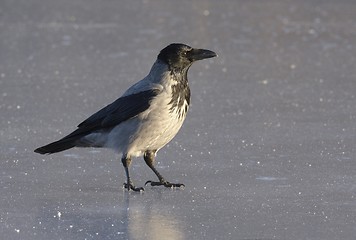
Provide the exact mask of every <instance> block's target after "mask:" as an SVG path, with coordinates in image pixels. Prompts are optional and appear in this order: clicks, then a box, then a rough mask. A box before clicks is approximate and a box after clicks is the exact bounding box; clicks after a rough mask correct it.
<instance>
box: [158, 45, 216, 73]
mask: <svg viewBox="0 0 356 240" xmlns="http://www.w3.org/2000/svg"><path fill="white" fill-rule="evenodd" d="M216 56H217V55H216V53H214V52H213V51H210V50H206V49H196V48H192V47H190V46H188V45H185V44H181V43H172V44H170V45H168V46H167V47H165V48H164V49H162V50H161V52H160V53H159V55H158V57H157V58H158V59H159V60H161V61H163V62H165V63H166V64H167V65H168V67H169V68H170V69H172V70H178V71H179V70H183V69H188V68H189V67H190V66H191V65H192V63H193V62H195V61H198V60H202V59H205V58H212V57H216Z"/></svg>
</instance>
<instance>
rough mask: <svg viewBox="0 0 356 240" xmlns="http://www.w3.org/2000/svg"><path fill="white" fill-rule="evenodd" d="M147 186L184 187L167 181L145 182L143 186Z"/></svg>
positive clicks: (181, 184)
mask: <svg viewBox="0 0 356 240" xmlns="http://www.w3.org/2000/svg"><path fill="white" fill-rule="evenodd" d="M147 184H151V186H165V187H167V188H184V187H185V185H184V184H183V183H170V182H167V181H161V182H153V181H147V182H146V183H145V186H147Z"/></svg>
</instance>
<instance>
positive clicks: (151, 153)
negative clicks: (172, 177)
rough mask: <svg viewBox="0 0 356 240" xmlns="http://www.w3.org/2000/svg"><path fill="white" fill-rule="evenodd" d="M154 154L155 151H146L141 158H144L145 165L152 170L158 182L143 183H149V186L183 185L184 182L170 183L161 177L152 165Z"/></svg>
mask: <svg viewBox="0 0 356 240" xmlns="http://www.w3.org/2000/svg"><path fill="white" fill-rule="evenodd" d="M155 154H156V151H146V152H145V154H144V155H143V158H144V159H145V162H146V164H147V166H149V167H150V168H151V169H152V171H153V172H154V173H155V174H156V176H157V177H158V180H159V182H153V181H147V182H146V183H145V185H147V184H151V186H165V187H169V188H176V187H177V188H180V187H184V184H182V183H170V182H168V181H166V180H165V179H164V178H163V177H162V175H161V174H160V173H159V172H158V171H157V169H156V168H155V167H154V166H153V164H154V161H155Z"/></svg>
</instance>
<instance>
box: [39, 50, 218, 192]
mask: <svg viewBox="0 0 356 240" xmlns="http://www.w3.org/2000/svg"><path fill="white" fill-rule="evenodd" d="M216 56H217V55H216V53H214V52H213V51H210V50H205V49H196V48H192V47H190V46H187V45H185V44H180V43H173V44H170V45H168V46H167V47H165V48H164V49H163V50H161V52H160V53H159V55H158V57H157V60H156V61H155V63H154V64H153V66H152V68H151V70H150V72H149V74H148V75H147V76H146V77H145V78H144V79H142V80H141V81H139V82H137V83H136V84H134V85H133V86H131V87H130V88H129V89H128V90H127V91H126V92H125V93H124V94H123V95H122V96H121V97H120V98H119V99H117V100H116V101H114V102H113V103H111V104H109V105H107V106H106V107H104V108H103V109H101V110H100V111H98V112H96V113H94V114H93V115H91V116H90V117H89V118H88V119H86V120H85V121H84V122H82V123H80V124H79V125H78V128H77V129H76V130H75V131H74V132H72V133H70V134H69V135H67V136H65V137H64V138H62V139H60V140H58V141H56V142H53V143H50V144H48V145H45V146H43V147H40V148H37V149H36V150H35V152H36V153H40V154H52V153H56V152H61V151H64V150H67V149H70V148H73V147H98V148H100V147H102V148H110V149H114V150H115V151H117V152H118V153H122V159H121V160H122V164H123V166H124V168H125V172H126V177H127V182H126V183H125V184H124V187H125V188H126V189H128V190H133V191H143V190H144V188H143V187H135V185H134V184H133V182H132V180H131V178H130V174H129V166H130V163H131V159H132V157H139V156H142V155H143V158H144V160H145V162H146V164H147V165H148V166H149V167H150V168H151V169H152V171H153V172H154V173H155V174H156V175H157V177H158V182H154V181H147V182H146V184H145V185H147V184H151V186H160V185H163V186H165V187H171V188H173V187H184V184H181V183H170V182H168V181H166V180H165V179H164V178H163V177H162V175H161V174H160V173H159V172H158V171H157V169H156V168H155V167H154V161H155V156H156V153H157V152H158V150H160V149H161V148H162V147H163V146H165V145H166V144H167V143H168V142H169V141H171V140H172V139H173V137H174V136H175V135H176V134H177V132H178V131H179V129H180V128H181V126H182V124H183V121H184V119H185V117H186V115H187V111H188V108H189V103H190V89H189V85H188V79H187V73H188V70H189V68H190V66H191V65H192V63H193V62H195V61H197V60H202V59H206V58H212V57H216Z"/></svg>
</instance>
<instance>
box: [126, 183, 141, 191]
mask: <svg viewBox="0 0 356 240" xmlns="http://www.w3.org/2000/svg"><path fill="white" fill-rule="evenodd" d="M124 188H125V189H127V190H128V191H130V190H132V191H134V192H143V191H145V189H144V188H143V187H135V186H134V185H133V184H132V183H124Z"/></svg>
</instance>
